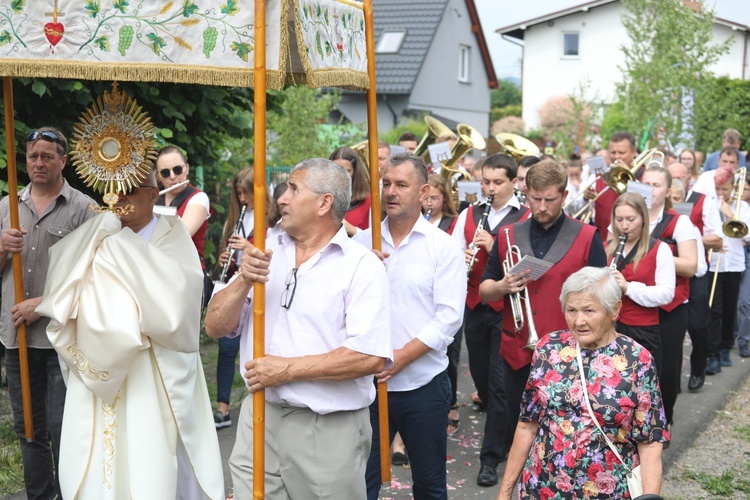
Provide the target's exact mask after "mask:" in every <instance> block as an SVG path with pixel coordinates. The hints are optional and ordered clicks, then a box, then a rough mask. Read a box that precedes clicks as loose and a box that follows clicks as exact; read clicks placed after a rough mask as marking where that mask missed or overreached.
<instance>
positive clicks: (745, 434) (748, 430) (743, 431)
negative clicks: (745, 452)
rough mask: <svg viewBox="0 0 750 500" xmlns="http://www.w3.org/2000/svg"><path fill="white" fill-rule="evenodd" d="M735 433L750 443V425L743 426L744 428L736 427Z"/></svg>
mask: <svg viewBox="0 0 750 500" xmlns="http://www.w3.org/2000/svg"><path fill="white" fill-rule="evenodd" d="M734 432H736V433H737V435H739V437H740V438H742V439H744V440H745V441H750V425H743V426H742V427H735V428H734Z"/></svg>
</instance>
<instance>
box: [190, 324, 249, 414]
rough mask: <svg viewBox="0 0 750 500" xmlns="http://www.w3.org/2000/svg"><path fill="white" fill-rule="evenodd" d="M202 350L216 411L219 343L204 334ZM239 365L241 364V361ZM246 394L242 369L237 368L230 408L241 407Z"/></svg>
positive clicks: (207, 382) (204, 370)
mask: <svg viewBox="0 0 750 500" xmlns="http://www.w3.org/2000/svg"><path fill="white" fill-rule="evenodd" d="M200 349H201V361H202V362H203V372H204V373H205V375H206V385H207V386H208V397H209V399H210V400H211V405H212V406H213V409H214V410H216V362H217V360H218V358H219V342H218V341H217V340H216V339H212V338H210V337H208V336H207V335H206V334H205V333H203V334H202V335H201V347H200ZM238 359H239V356H238ZM237 363H238V364H239V361H238V362H237ZM246 394H247V390H246V389H245V381H244V379H243V378H242V374H241V372H240V368H239V367H238V366H237V367H236V369H235V371H234V379H233V380H232V394H231V396H230V404H229V407H230V408H234V407H237V406H239V405H240V403H242V399H243V398H244V397H245V395H246Z"/></svg>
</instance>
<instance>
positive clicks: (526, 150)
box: [495, 132, 540, 161]
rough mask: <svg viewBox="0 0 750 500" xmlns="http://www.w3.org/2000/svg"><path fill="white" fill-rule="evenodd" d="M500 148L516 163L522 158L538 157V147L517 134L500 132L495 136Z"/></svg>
mask: <svg viewBox="0 0 750 500" xmlns="http://www.w3.org/2000/svg"><path fill="white" fill-rule="evenodd" d="M495 139H497V142H498V143H500V148H502V150H503V151H505V152H506V153H508V154H509V155H510V156H512V157H513V159H514V160H516V161H518V160H520V159H521V158H523V157H524V156H539V153H540V150H539V146H537V145H536V144H534V143H533V142H531V141H530V140H528V139H527V138H525V137H521V136H520V135H517V134H510V133H507V132H501V133H499V134H497V135H496V136H495Z"/></svg>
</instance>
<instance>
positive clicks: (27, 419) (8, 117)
mask: <svg viewBox="0 0 750 500" xmlns="http://www.w3.org/2000/svg"><path fill="white" fill-rule="evenodd" d="M3 104H4V106H5V152H6V153H7V156H8V160H7V161H8V209H9V212H10V227H11V228H13V229H20V228H21V224H20V221H19V218H18V176H17V175H16V172H17V171H16V146H15V144H14V143H15V137H16V127H15V122H14V121H13V119H14V115H15V113H14V111H13V79H12V78H9V77H6V78H3ZM12 258H13V282H14V285H15V292H16V301H15V303H16V304H18V303H19V302H21V301H23V297H24V295H23V262H22V261H21V254H20V253H14V254H13V257H12ZM6 298H9V297H6ZM16 334H17V335H18V364H19V367H20V369H21V399H22V401H23V427H24V432H25V434H26V441H28V442H31V441H33V440H34V417H33V414H32V412H31V382H30V380H29V350H28V349H29V346H28V343H27V342H26V323H21V324H20V325H19V326H18V328H16Z"/></svg>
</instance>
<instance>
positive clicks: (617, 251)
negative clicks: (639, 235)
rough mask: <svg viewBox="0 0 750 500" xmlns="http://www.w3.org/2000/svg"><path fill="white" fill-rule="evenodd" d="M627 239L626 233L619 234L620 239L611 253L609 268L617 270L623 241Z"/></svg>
mask: <svg viewBox="0 0 750 500" xmlns="http://www.w3.org/2000/svg"><path fill="white" fill-rule="evenodd" d="M627 239H628V235H627V234H621V235H620V241H618V242H617V248H615V253H614V254H613V255H612V263H611V264H610V265H609V268H610V269H611V270H612V271H617V265H618V264H619V263H620V259H621V258H622V251H623V250H625V241H627Z"/></svg>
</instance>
